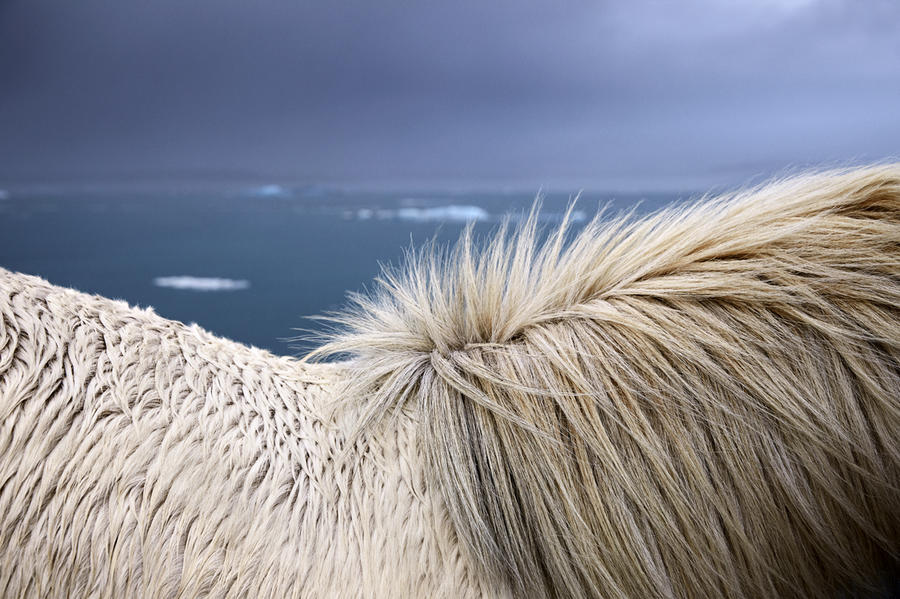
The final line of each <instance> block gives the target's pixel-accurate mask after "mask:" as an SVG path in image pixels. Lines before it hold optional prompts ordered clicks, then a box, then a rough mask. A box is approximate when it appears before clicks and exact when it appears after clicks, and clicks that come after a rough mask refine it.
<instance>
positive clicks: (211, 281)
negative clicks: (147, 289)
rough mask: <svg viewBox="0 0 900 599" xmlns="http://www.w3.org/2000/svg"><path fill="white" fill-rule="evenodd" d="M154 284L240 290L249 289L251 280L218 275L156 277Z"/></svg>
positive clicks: (169, 286) (205, 289) (188, 287)
mask: <svg viewBox="0 0 900 599" xmlns="http://www.w3.org/2000/svg"><path fill="white" fill-rule="evenodd" d="M153 284H154V285H156V286H157V287H168V288H170V289H185V290H188V291H238V290H240V289H248V288H249V287H250V281H246V280H244V279H222V278H218V277H191V276H177V277H156V278H155V279H153Z"/></svg>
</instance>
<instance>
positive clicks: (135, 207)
mask: <svg viewBox="0 0 900 599" xmlns="http://www.w3.org/2000/svg"><path fill="white" fill-rule="evenodd" d="M679 197H687V196H679V195H678V194H668V195H666V194H657V195H627V194H617V195H603V194H582V196H581V199H580V200H579V202H578V204H577V207H578V209H579V210H580V211H581V214H582V215H583V216H584V217H585V218H587V217H589V216H591V215H593V213H594V211H595V210H596V208H597V206H598V205H607V206H608V211H609V213H615V212H617V211H619V210H624V209H628V208H631V207H632V206H634V205H635V204H636V203H638V202H639V201H640V208H639V211H641V212H646V211H650V210H653V209H656V208H659V207H661V206H663V205H665V204H668V203H671V202H673V201H675V200H677V199H678V198H679ZM533 199H534V194H530V193H519V194H501V193H497V194H485V193H478V194H475V193H456V194H435V193H430V194H423V193H418V194H401V193H375V192H360V191H356V192H346V191H345V192H340V191H327V190H321V189H312V190H311V189H307V190H290V189H282V188H278V187H274V186H269V187H262V188H256V189H253V190H246V191H240V192H216V193H210V192H184V193H159V192H154V193H150V192H140V193H138V192H131V193H123V192H116V193H113V192H97V191H95V192H90V193H88V192H78V193H75V192H40V193H38V192H28V193H25V192H19V193H10V194H8V195H6V196H5V197H4V195H3V194H0V266H3V267H5V268H8V269H10V270H16V271H21V272H25V273H29V274H35V275H39V276H41V277H44V278H45V279H47V280H49V281H50V282H52V283H55V284H57V285H65V286H70V287H74V288H77V289H79V290H82V291H86V292H90V293H97V294H101V295H105V296H108V297H114V298H120V299H124V300H127V301H128V302H129V303H131V304H136V305H140V306H153V308H154V309H155V310H156V312H157V313H159V314H161V315H163V316H165V317H167V318H173V319H176V320H181V321H184V322H197V323H199V324H200V325H202V326H203V327H205V328H207V329H209V330H211V331H213V332H215V333H217V334H219V335H223V336H226V337H230V338H232V339H235V340H238V341H242V342H245V343H249V344H252V345H255V346H257V347H263V348H267V349H269V350H271V351H273V352H275V353H278V354H292V355H296V354H299V353H302V352H303V350H304V349H306V348H308V347H309V346H310V345H309V342H303V341H297V340H295V339H293V340H292V339H291V338H294V337H296V336H298V335H301V334H302V333H301V332H300V331H298V330H297V329H313V330H316V329H318V328H319V327H320V326H321V325H320V324H319V323H317V322H316V321H312V320H308V319H305V318H304V317H305V316H309V315H315V314H322V313H324V312H327V311H331V310H335V309H338V308H340V307H341V306H342V305H343V303H344V299H345V296H346V293H347V292H348V291H355V290H361V289H363V287H364V286H365V285H369V284H370V281H371V280H372V278H373V277H374V276H375V275H376V274H378V271H379V263H380V262H382V263H384V262H390V263H397V262H399V261H400V259H401V257H402V255H403V250H404V248H408V247H409V246H410V244H411V243H412V244H416V245H419V244H421V243H422V242H424V241H427V240H429V239H431V238H432V237H434V236H435V235H437V237H438V239H439V240H441V241H443V242H449V241H451V240H453V239H455V238H456V237H457V236H458V234H459V232H460V231H461V230H462V228H463V226H464V224H465V221H466V220H468V219H476V222H477V225H476V229H477V230H478V231H479V232H483V233H488V232H489V231H490V229H491V228H492V227H495V226H496V224H497V222H498V221H499V219H500V218H501V217H502V216H503V215H504V214H505V213H507V212H515V213H521V212H522V211H523V210H527V208H528V207H529V206H530V205H531V203H532V201H533ZM568 201H569V196H568V195H565V194H549V195H547V196H546V197H545V199H544V210H543V212H542V214H543V215H544V217H545V219H546V220H547V222H548V223H552V222H553V221H555V220H558V219H559V217H560V216H561V214H562V213H563V211H564V210H565V207H566V204H567V203H568Z"/></svg>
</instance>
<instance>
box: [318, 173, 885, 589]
mask: <svg viewBox="0 0 900 599" xmlns="http://www.w3.org/2000/svg"><path fill="white" fill-rule="evenodd" d="M535 223H536V219H535V218H534V217H533V215H532V218H530V219H529V220H528V221H527V222H525V223H524V224H522V225H521V226H519V227H518V229H517V230H516V231H515V232H514V233H513V234H511V235H510V234H507V232H506V231H505V230H504V231H501V232H500V233H499V234H497V235H496V236H494V237H493V238H492V240H491V241H490V243H489V244H488V245H487V246H486V247H485V248H483V249H481V250H476V247H475V243H474V242H473V239H472V235H471V232H470V231H468V232H467V233H466V234H465V235H464V237H463V239H462V240H461V241H460V242H459V243H458V244H457V246H456V247H455V249H453V250H452V252H450V253H442V252H440V251H436V250H434V249H433V248H430V249H426V250H425V251H422V252H419V253H416V254H414V255H412V256H411V257H410V259H409V261H408V264H407V265H406V266H405V267H404V268H403V269H401V270H393V271H392V270H389V271H386V272H385V274H384V275H383V277H382V279H381V280H380V289H379V290H378V291H377V293H375V294H374V295H373V296H371V297H362V296H361V297H357V298H355V306H354V308H353V309H351V310H350V311H348V312H347V313H345V314H344V315H343V316H339V317H337V320H338V321H339V322H340V323H341V324H342V325H344V326H345V332H343V333H340V334H338V335H337V336H336V337H335V338H334V339H333V340H332V341H331V342H330V343H329V344H328V345H326V346H325V347H324V348H323V349H322V350H319V351H318V352H316V353H317V354H323V353H324V354H327V353H349V354H350V356H351V360H350V362H349V363H348V368H350V370H351V372H352V374H351V375H350V376H351V378H352V379H353V382H352V383H351V388H350V389H348V390H347V391H346V392H347V393H348V397H349V398H350V399H351V400H353V401H358V402H360V405H361V409H362V411H363V418H362V424H361V426H362V427H363V428H365V427H367V426H369V425H371V424H372V423H374V422H375V421H377V420H378V419H380V418H381V417H382V416H384V415H385V414H387V413H389V412H391V411H392V410H395V409H399V408H400V407H404V406H410V407H411V408H412V409H415V410H417V411H418V412H420V413H421V418H422V433H421V435H422V437H421V439H422V440H421V442H422V446H423V450H424V452H425V454H426V456H427V459H428V469H429V472H430V478H431V481H432V483H433V484H434V485H435V486H436V488H438V489H439V490H440V493H441V496H442V497H443V499H444V501H445V502H446V505H447V508H448V510H449V513H450V516H451V518H452V520H453V523H454V525H455V528H456V531H457V533H458V535H459V537H460V539H461V541H462V543H463V544H464V545H465V546H466V547H467V548H468V550H470V551H471V553H472V555H473V556H474V557H475V558H476V559H477V561H478V563H480V564H481V565H482V566H483V567H484V569H485V572H486V573H488V574H489V575H494V576H496V577H498V579H500V578H502V579H503V580H505V581H506V583H507V584H509V585H511V586H512V587H513V588H514V589H515V590H518V591H519V592H520V593H521V594H523V595H534V594H540V595H547V596H559V597H562V596H566V597H569V596H570V597H600V596H602V597H676V596H678V597H684V596H696V597H713V596H728V597H749V596H821V595H825V594H827V593H833V592H836V591H838V590H840V589H849V588H851V587H852V586H853V585H857V584H861V583H863V582H864V581H866V580H872V579H874V578H877V575H878V571H879V569H880V568H885V567H888V565H889V563H890V562H891V561H892V560H895V559H896V556H897V550H898V539H900V535H898V533H900V443H898V439H900V165H887V166H878V167H872V168H868V169H860V170H855V171H840V172H838V171H833V172H828V173H823V174H812V175H804V176H799V177H794V178H790V179H786V180H781V181H776V182H773V183H770V184H767V185H765V186H762V187H759V188H756V189H753V190H750V191H745V192H740V193H736V194H731V195H729V196H726V197H721V198H717V199H712V200H705V201H702V202H700V203H698V204H697V205H695V206H692V207H689V208H679V209H669V210H665V211H662V212H660V213H657V214H655V215H653V216H650V217H648V218H644V219H641V220H637V221H634V220H629V219H619V220H615V221H612V222H603V221H601V220H600V219H599V218H598V219H595V220H594V221H593V222H591V223H590V224H588V225H587V226H586V227H585V228H584V229H583V230H582V231H580V232H579V233H577V234H576V235H574V236H572V238H571V239H567V234H566V231H565V229H566V227H565V226H563V227H561V228H560V229H559V230H558V231H557V232H556V233H555V234H553V235H551V236H550V237H549V238H548V239H547V240H546V241H545V242H543V243H542V244H539V243H538V240H537V233H536V225H535Z"/></svg>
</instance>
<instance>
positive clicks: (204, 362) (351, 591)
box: [0, 269, 492, 599]
mask: <svg viewBox="0 0 900 599" xmlns="http://www.w3.org/2000/svg"><path fill="white" fill-rule="evenodd" d="M0 319H2V320H0V597H3V598H9V599H11V598H19V597H21V598H23V599H24V598H30V597H72V598H75V597H110V598H125V597H134V598H143V597H147V598H152V597H184V598H188V597H366V598H368V597H476V596H477V597H481V596H482V595H483V591H485V592H486V591H491V589H486V588H484V587H483V586H482V584H481V583H480V581H479V579H477V578H476V577H475V576H474V573H473V571H472V568H471V567H470V566H469V565H468V562H467V560H466V559H465V557H464V556H463V555H462V554H461V551H460V548H459V546H458V544H457V543H456V541H455V537H454V535H453V532H452V529H451V528H450V525H449V520H448V518H447V517H446V512H445V510H444V508H443V507H442V504H441V503H440V501H438V498H437V496H436V495H435V493H434V492H433V490H432V489H430V488H429V487H428V485H427V484H426V482H425V479H424V475H423V470H424V459H423V452H422V449H421V444H420V442H419V438H418V435H417V430H416V423H415V418H414V416H413V415H410V414H403V415H402V416H401V417H400V418H399V419H398V420H397V421H396V422H394V423H392V426H391V429H390V430H388V431H384V432H383V434H378V435H376V436H373V437H371V438H368V439H366V440H365V441H364V442H363V441H360V444H359V446H358V447H355V448H351V449H350V451H351V452H357V453H358V456H357V459H356V460H354V461H353V462H352V463H350V462H349V461H346V460H345V461H338V460H336V459H335V458H336V457H337V456H338V454H340V453H342V452H343V451H344V450H345V449H346V448H345V446H344V443H345V440H346V435H345V430H346V429H347V428H348V427H347V426H346V425H345V424H343V421H342V420H341V418H342V416H341V413H340V412H337V413H333V412H334V410H331V409H326V408H327V403H328V400H329V388H330V387H331V386H332V385H333V383H334V381H335V380H336V378H339V377H340V376H341V368H340V366H329V365H305V364H301V363H300V362H298V361H297V360H293V359H290V358H280V357H275V356H273V355H271V354H269V353H267V352H265V351H261V350H258V349H252V348H248V347H245V346H243V345H239V344H237V343H233V342H231V341H227V340H224V339H219V338H216V337H214V336H212V335H210V334H209V333H207V332H205V331H203V330H202V329H200V328H199V327H197V326H191V327H188V326H184V325H182V324H180V323H177V322H172V321H169V320H165V319H163V318H160V317H159V316H157V315H156V314H154V313H153V312H152V311H150V310H138V309H133V308H129V307H128V306H127V305H126V304H124V303H122V302H117V301H111V300H107V299H104V298H100V297H92V296H88V295H85V294H82V293H78V292H75V291H72V290H69V289H62V288H59V287H54V286H52V285H49V284H47V283H46V282H44V281H42V280H40V279H37V278H34V277H29V276H25V275H20V274H14V273H11V272H8V271H5V270H2V269H0ZM363 443H364V444H363ZM487 594H488V595H491V594H492V593H490V592H488V593H487Z"/></svg>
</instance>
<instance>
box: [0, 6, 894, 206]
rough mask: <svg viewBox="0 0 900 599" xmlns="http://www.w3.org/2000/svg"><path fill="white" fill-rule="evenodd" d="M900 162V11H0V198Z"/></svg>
mask: <svg viewBox="0 0 900 599" xmlns="http://www.w3.org/2000/svg"><path fill="white" fill-rule="evenodd" d="M898 156H900V2H896V1H894V0H867V1H865V2H859V1H856V0H846V1H842V0H781V1H777V0H733V1H730V2H721V1H720V0H681V1H678V2H665V1H652V0H631V1H608V2H580V1H570V0H552V1H549V0H534V1H521V0H519V1H516V2H513V1H511V0H496V1H485V0H454V1H452V2H449V1H447V2H437V1H432V0H421V1H419V2H412V1H404V2H401V1H397V0H378V1H376V2H373V1H371V0H340V1H337V2H335V1H333V0H330V1H314V0H191V1H189V2H185V1H184V0H153V1H151V2H144V1H141V2H137V1H133V0H118V1H116V2H110V1H107V0H103V1H101V0H78V1H77V2H72V1H71V0H0V186H3V185H4V184H7V185H12V184H16V183H22V182H42V181H68V180H72V181H115V180H119V181H121V180H124V181H139V180H153V179H157V180H160V179H161V180H178V179H209V180H215V179H218V180H254V181H273V182H275V181H287V182H305V183H317V182H323V183H327V182H348V183H357V184H366V183H372V184H376V183H377V184H384V183H391V182H395V183H397V182H399V183H402V182H404V181H406V182H412V181H416V182H433V183H435V184H438V183H441V184H454V183H462V182H480V183H483V184H486V185H493V184H496V185H523V186H533V185H545V186H554V185H558V186H568V187H578V188H581V187H584V188H603V187H607V188H623V187H632V188H647V189H651V188H666V187H669V188H675V187H678V188H686V187H701V186H705V185H711V184H728V183H739V182H743V181H746V180H749V179H752V178H754V177H759V176H761V175H766V174H770V173H777V172H784V171H786V170H791V169H797V168H804V167H807V166H810V165H821V164H826V165H843V164H850V163H859V162H866V161H873V160H885V159H890V158H891V157H894V158H897V157H898Z"/></svg>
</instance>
